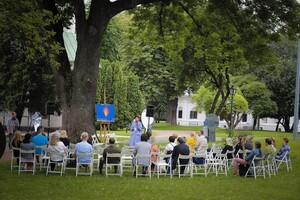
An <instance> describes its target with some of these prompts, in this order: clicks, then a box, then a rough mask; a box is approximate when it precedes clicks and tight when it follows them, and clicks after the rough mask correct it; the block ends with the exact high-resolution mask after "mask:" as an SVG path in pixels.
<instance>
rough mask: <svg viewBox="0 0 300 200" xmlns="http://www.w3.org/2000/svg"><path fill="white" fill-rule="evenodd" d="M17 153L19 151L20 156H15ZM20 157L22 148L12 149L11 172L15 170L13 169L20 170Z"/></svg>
mask: <svg viewBox="0 0 300 200" xmlns="http://www.w3.org/2000/svg"><path fill="white" fill-rule="evenodd" d="M15 151H19V152H18V156H15V154H14V152H15ZM19 156H20V148H17V147H12V151H11V162H10V170H13V168H19V163H18V160H19Z"/></svg>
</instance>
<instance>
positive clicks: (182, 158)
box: [177, 154, 192, 164]
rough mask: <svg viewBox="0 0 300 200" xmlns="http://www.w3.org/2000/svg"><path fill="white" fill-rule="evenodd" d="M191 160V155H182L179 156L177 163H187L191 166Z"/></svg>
mask: <svg viewBox="0 0 300 200" xmlns="http://www.w3.org/2000/svg"><path fill="white" fill-rule="evenodd" d="M191 158H192V156H191V155H182V154H179V156H178V160H177V163H178V164H181V162H184V161H186V162H187V164H190V162H191Z"/></svg>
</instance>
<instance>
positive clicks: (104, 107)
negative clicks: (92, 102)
mask: <svg viewBox="0 0 300 200" xmlns="http://www.w3.org/2000/svg"><path fill="white" fill-rule="evenodd" d="M96 118H97V121H103V122H114V121H115V106H114V104H100V103H97V104H96Z"/></svg>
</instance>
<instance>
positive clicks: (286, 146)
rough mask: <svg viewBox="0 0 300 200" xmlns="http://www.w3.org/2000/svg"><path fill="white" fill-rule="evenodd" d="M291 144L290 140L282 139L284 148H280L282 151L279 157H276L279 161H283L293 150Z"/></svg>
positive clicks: (279, 152)
mask: <svg viewBox="0 0 300 200" xmlns="http://www.w3.org/2000/svg"><path fill="white" fill-rule="evenodd" d="M288 143H289V139H288V138H283V139H282V147H281V148H280V150H279V151H278V153H277V155H276V156H275V159H277V160H282V159H283V158H284V155H285V153H286V152H287V151H288V152H291V148H290V146H289V145H288Z"/></svg>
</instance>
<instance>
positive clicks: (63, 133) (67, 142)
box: [59, 130, 70, 148]
mask: <svg viewBox="0 0 300 200" xmlns="http://www.w3.org/2000/svg"><path fill="white" fill-rule="evenodd" d="M59 140H60V141H62V142H63V143H64V145H65V147H66V148H69V147H70V140H69V138H68V135H67V131H65V130H61V131H60V137H59Z"/></svg>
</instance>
